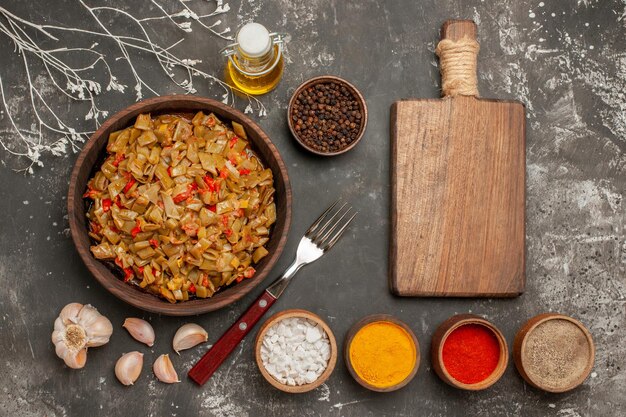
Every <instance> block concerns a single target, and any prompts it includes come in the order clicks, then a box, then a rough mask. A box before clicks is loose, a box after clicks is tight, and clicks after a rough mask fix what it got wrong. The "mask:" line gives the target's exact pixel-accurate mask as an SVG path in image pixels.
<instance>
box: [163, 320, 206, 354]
mask: <svg viewBox="0 0 626 417" xmlns="http://www.w3.org/2000/svg"><path fill="white" fill-rule="evenodd" d="M207 340H209V335H208V333H207V332H206V330H204V329H203V328H202V327H200V326H198V325H197V324H195V323H187V324H185V325H183V326H181V328H180V329H178V331H176V334H175V335H174V341H173V342H172V345H173V347H174V351H175V352H176V353H178V354H180V351H181V350H185V349H189V348H192V347H194V346H196V345H199V344H200V343H203V342H206V341H207Z"/></svg>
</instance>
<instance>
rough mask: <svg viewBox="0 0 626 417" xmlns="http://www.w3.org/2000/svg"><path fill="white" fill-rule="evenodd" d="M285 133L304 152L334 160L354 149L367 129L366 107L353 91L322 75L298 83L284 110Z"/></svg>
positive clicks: (351, 87) (357, 92) (330, 77)
mask: <svg viewBox="0 0 626 417" xmlns="http://www.w3.org/2000/svg"><path fill="white" fill-rule="evenodd" d="M287 121H288V124H289V130H291V134H292V135H293V137H294V138H295V139H296V141H297V142H298V143H299V144H300V145H302V147H303V148H305V149H306V150H308V151H310V152H313V153H314V154H317V155H321V156H335V155H339V154H342V153H344V152H347V151H349V150H350V149H352V148H354V147H355V146H356V144H357V143H358V142H359V141H360V140H361V138H362V137H363V134H364V133H365V128H366V127H367V106H366V104H365V99H364V98H363V95H362V94H361V93H360V92H359V90H357V88H356V87H355V86H354V85H352V84H350V83H349V82H348V81H346V80H344V79H343V78H339V77H335V76H330V75H324V76H321V77H315V78H311V79H310V80H308V81H305V82H304V83H302V84H301V85H300V86H299V87H298V88H296V91H295V92H294V93H293V96H292V97H291V100H290V101H289V107H288V109H287Z"/></svg>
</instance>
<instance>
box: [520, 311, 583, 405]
mask: <svg viewBox="0 0 626 417" xmlns="http://www.w3.org/2000/svg"><path fill="white" fill-rule="evenodd" d="M513 358H514V360H515V366H516V367H517V370H518V371H519V373H520V374H521V375H522V377H523V378H524V379H525V380H526V382H528V383H529V384H530V385H532V386H533V387H535V388H539V389H541V390H544V391H547V392H553V393H561V392H566V391H570V390H572V389H574V388H576V387H577V386H579V385H580V384H582V383H583V382H584V381H585V379H587V377H588V376H589V374H590V373H591V370H592V369H593V364H594V359H595V346H594V343H593V339H592V337H591V333H589V330H587V328H586V327H585V326H584V325H583V324H582V323H581V322H579V321H578V320H575V319H573V318H571V317H568V316H565V315H562V314H555V313H544V314H540V315H538V316H535V317H533V318H531V319H530V320H528V321H527V322H526V323H525V324H524V325H523V326H522V328H521V329H520V330H519V331H518V332H517V335H516V336H515V341H514V342H513Z"/></svg>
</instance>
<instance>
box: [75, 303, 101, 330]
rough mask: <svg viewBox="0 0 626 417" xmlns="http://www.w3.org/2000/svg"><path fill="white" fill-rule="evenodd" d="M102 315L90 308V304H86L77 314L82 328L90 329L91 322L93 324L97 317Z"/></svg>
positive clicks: (92, 307)
mask: <svg viewBox="0 0 626 417" xmlns="http://www.w3.org/2000/svg"><path fill="white" fill-rule="evenodd" d="M101 316H102V315H101V314H100V313H99V312H98V310H97V309H96V308H95V307H94V306H92V305H91V304H86V305H85V306H83V308H82V309H81V310H80V312H79V313H78V321H77V323H78V324H80V325H81V326H82V327H83V328H87V327H90V326H91V325H92V323H93V322H95V321H96V320H97V319H98V317H101Z"/></svg>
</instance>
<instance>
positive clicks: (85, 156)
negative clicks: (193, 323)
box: [67, 95, 291, 316]
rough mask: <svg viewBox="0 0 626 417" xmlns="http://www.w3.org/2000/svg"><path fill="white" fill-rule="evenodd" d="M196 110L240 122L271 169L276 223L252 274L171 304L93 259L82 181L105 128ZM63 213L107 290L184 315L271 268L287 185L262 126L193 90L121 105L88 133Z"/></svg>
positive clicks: (243, 288) (281, 239)
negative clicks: (211, 292) (201, 296)
mask: <svg viewBox="0 0 626 417" xmlns="http://www.w3.org/2000/svg"><path fill="white" fill-rule="evenodd" d="M197 111H204V112H207V113H208V112H213V113H215V114H216V115H217V116H218V117H219V118H220V119H221V120H223V121H236V122H238V123H240V124H242V125H243V126H244V128H245V129H246V133H247V134H248V139H249V140H250V142H251V143H252V146H253V148H254V150H255V151H256V152H257V154H258V155H259V156H260V157H261V159H262V161H263V163H264V164H265V165H266V166H267V167H269V168H270V169H271V170H272V173H273V174H274V186H275V188H276V193H275V201H276V211H277V217H276V223H275V225H274V226H273V230H272V234H271V238H270V240H269V242H268V245H267V250H268V251H269V253H270V255H269V256H267V257H265V258H264V259H262V260H261V262H260V263H259V264H258V265H257V266H256V270H257V273H256V274H255V276H254V277H253V278H252V279H249V280H244V281H242V282H241V283H239V284H236V285H234V286H232V287H229V288H226V289H224V290H223V291H220V292H218V293H217V294H215V295H214V296H213V297H211V298H206V299H195V300H189V301H184V302H179V303H176V304H171V303H169V302H168V301H166V300H164V299H161V298H159V297H157V296H155V295H152V294H149V293H147V292H144V291H143V290H141V289H140V288H138V287H134V286H131V285H128V284H126V283H124V282H123V281H122V280H121V279H120V277H119V276H117V275H116V272H115V270H114V269H113V268H111V267H110V266H107V265H106V264H105V263H103V262H100V261H98V260H97V259H95V258H94V257H93V256H92V254H91V252H90V251H89V247H90V246H91V244H92V242H91V239H90V237H89V235H88V230H87V221H86V218H85V213H86V211H87V205H86V202H85V201H84V200H83V198H82V195H83V193H84V192H85V190H86V188H87V181H88V180H89V178H91V176H92V175H93V173H94V171H95V170H96V169H98V168H99V166H100V164H101V162H102V160H103V158H104V155H105V154H106V145H107V141H108V137H109V133H111V132H114V131H116V130H119V129H123V128H126V127H128V126H130V125H132V124H133V123H134V120H135V118H136V117H137V115H138V114H140V113H151V114H153V115H157V114H167V113H190V114H193V113H195V112H197ZM67 204H68V215H69V224H70V231H71V234H72V239H73V240H74V245H75V246H76V249H77V250H78V254H79V255H80V257H81V258H82V260H83V262H85V265H86V266H87V268H88V269H89V271H90V272H91V273H92V274H93V276H94V277H95V278H96V280H97V281H98V282H99V283H100V284H102V285H103V286H104V287H105V288H106V289H107V290H108V291H109V292H111V293H112V294H113V295H115V296H116V297H118V298H120V299H122V300H124V301H126V302H127V303H129V304H131V305H133V306H135V307H137V308H140V309H142V310H146V311H151V312H154V313H161V314H166V315H170V316H189V315H195V314H201V313H206V312H208V311H213V310H217V309H219V308H222V307H224V306H226V305H228V304H230V303H232V302H235V301H237V300H238V299H240V298H241V297H243V296H244V295H245V294H247V293H248V292H249V291H250V290H252V289H253V288H254V287H256V286H257V285H258V284H259V283H260V282H261V281H263V279H264V278H265V277H266V276H267V274H268V273H269V272H270V270H271V269H272V267H273V266H274V264H275V263H276V261H277V260H278V258H279V257H280V254H281V252H282V251H283V247H284V246H285V242H286V240H287V233H288V231H289V225H290V223H291V187H290V184H289V176H288V175H287V169H286V167H285V164H284V163H283V160H282V158H281V157H280V154H279V153H278V150H277V149H276V147H275V146H274V145H273V144H272V142H271V141H270V139H269V137H268V136H267V135H266V134H265V132H263V130H262V129H261V128H260V127H259V126H258V125H257V124H256V123H255V122H253V121H252V120H251V119H249V118H248V117H247V116H245V115H244V114H243V113H242V112H240V111H237V110H235V109H233V108H231V107H229V106H226V105H224V104H222V103H220V102H218V101H215V100H211V99H208V98H202V97H194V96H183V95H173V96H162V97H155V98H150V99H147V100H144V101H141V102H139V103H135V104H132V105H131V106H129V107H127V108H126V109H124V110H122V111H120V112H119V113H116V114H115V115H113V116H111V117H109V118H108V119H107V120H106V121H105V122H104V123H103V124H102V126H100V128H99V129H98V130H97V131H96V132H95V133H94V134H93V135H91V137H90V138H89V140H88V141H87V143H86V144H85V146H84V147H83V150H82V151H81V152H80V154H79V155H78V158H77V159H76V164H75V165H74V169H73V171H72V175H71V177H70V184H69V192H68V199H67Z"/></svg>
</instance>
